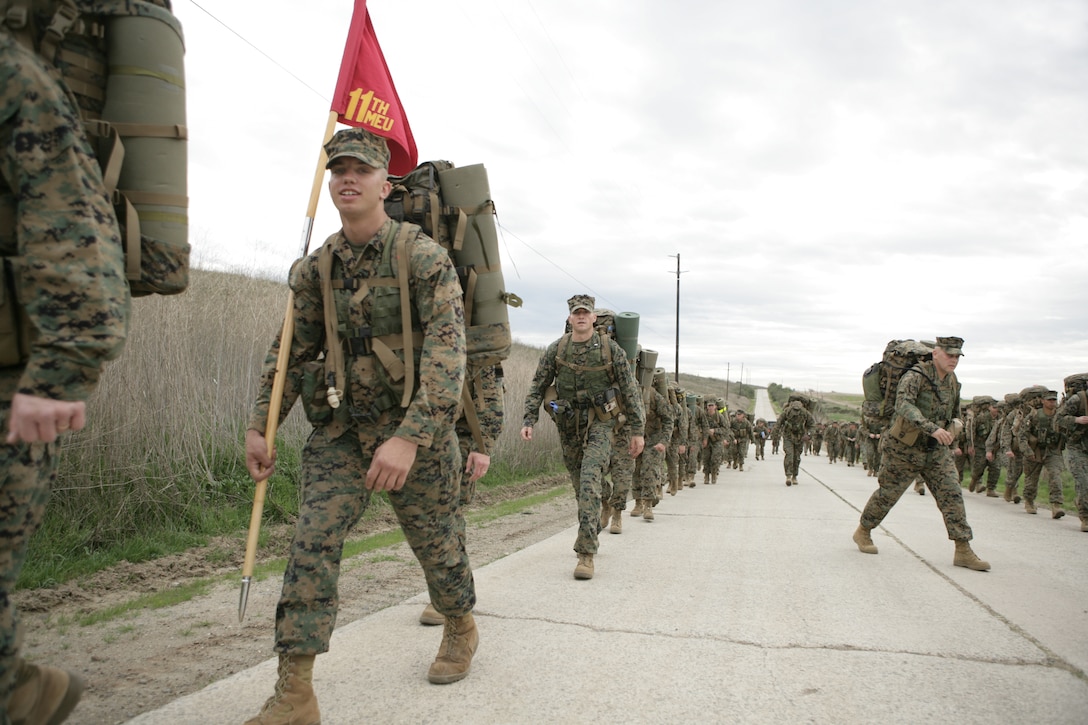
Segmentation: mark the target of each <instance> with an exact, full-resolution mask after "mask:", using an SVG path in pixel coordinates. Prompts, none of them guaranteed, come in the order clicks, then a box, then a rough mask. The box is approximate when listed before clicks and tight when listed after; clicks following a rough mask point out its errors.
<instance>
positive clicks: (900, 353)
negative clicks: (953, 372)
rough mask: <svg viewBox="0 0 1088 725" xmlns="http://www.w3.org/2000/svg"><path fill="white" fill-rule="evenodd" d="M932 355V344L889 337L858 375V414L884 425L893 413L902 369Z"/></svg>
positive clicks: (886, 424)
mask: <svg viewBox="0 0 1088 725" xmlns="http://www.w3.org/2000/svg"><path fill="white" fill-rule="evenodd" d="M932 357H933V348H932V347H930V346H929V345H926V344H924V343H921V342H918V341H916V340H892V341H890V342H889V343H888V344H887V345H886V346H885V347H884V355H883V356H882V357H881V359H880V361H879V362H875V363H873V364H872V365H870V366H869V368H868V369H867V370H866V371H865V372H864V373H862V375H861V388H862V391H863V392H864V393H865V400H864V401H863V402H862V404H861V412H862V415H864V416H865V417H867V418H869V419H870V420H873V421H875V422H877V423H879V424H880V425H881V426H882V427H887V426H888V425H890V424H891V422H892V417H893V416H894V413H895V394H896V390H897V389H898V387H899V380H900V378H902V377H903V373H905V372H907V371H908V370H910V369H911V368H912V367H914V366H915V365H917V364H918V363H919V362H922V361H923V360H929V359H932Z"/></svg>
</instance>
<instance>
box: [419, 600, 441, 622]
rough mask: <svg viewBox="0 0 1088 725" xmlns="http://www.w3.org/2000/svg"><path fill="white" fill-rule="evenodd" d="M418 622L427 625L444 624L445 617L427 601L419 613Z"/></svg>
mask: <svg viewBox="0 0 1088 725" xmlns="http://www.w3.org/2000/svg"><path fill="white" fill-rule="evenodd" d="M419 623H420V624H426V625H427V626H435V625H439V624H445V623H446V618H445V617H444V616H442V613H441V612H439V611H438V610H437V609H435V608H434V605H433V604H431V603H430V602H428V603H427V607H426V608H425V609H424V610H423V613H422V614H420V615H419Z"/></svg>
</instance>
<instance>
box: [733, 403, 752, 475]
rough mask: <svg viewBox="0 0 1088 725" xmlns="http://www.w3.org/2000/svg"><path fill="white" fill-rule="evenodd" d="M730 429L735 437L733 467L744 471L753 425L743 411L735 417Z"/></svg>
mask: <svg viewBox="0 0 1088 725" xmlns="http://www.w3.org/2000/svg"><path fill="white" fill-rule="evenodd" d="M729 428H730V430H731V431H732V432H731V435H732V436H733V438H732V445H733V461H734V466H733V467H734V468H737V469H738V470H741V471H743V470H744V459H745V458H746V457H747V456H748V445H749V444H750V443H751V441H752V423H751V421H749V420H748V415H747V414H746V413H745V412H744V411H743V410H738V411H737V414H736V415H734V416H733V421H732V422H731V423H730V424H729Z"/></svg>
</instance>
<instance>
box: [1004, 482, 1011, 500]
mask: <svg viewBox="0 0 1088 725" xmlns="http://www.w3.org/2000/svg"><path fill="white" fill-rule="evenodd" d="M1005 500H1006V501H1008V502H1009V503H1012V488H1010V487H1009V486H1005Z"/></svg>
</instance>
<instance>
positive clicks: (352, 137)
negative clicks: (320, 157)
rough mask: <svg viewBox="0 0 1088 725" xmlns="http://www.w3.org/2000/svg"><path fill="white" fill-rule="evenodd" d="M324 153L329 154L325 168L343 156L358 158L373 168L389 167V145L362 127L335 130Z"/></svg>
mask: <svg viewBox="0 0 1088 725" xmlns="http://www.w3.org/2000/svg"><path fill="white" fill-rule="evenodd" d="M325 153H326V154H328V156H329V162H328V163H327V164H325V168H326V169H327V168H329V167H331V166H332V162H333V161H336V159H339V158H342V157H344V156H350V157H351V158H353V159H359V160H360V161H362V162H363V163H364V164H366V165H367V166H373V167H374V168H375V169H386V168H389V146H388V145H387V144H386V143H385V139H384V138H382V137H381V136H378V135H376V134H373V133H371V132H370V131H367V130H366V129H362V128H345V129H343V130H341V131H337V132H336V133H335V134H333V137H332V138H331V139H329V142H328V143H327V144H325Z"/></svg>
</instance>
